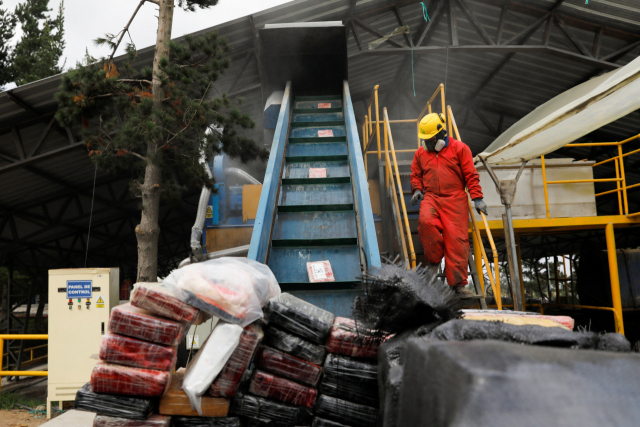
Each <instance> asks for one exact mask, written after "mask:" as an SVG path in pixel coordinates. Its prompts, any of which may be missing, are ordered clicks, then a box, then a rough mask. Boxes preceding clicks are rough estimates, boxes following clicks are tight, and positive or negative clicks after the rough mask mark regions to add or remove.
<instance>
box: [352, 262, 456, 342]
mask: <svg viewBox="0 0 640 427" xmlns="http://www.w3.org/2000/svg"><path fill="white" fill-rule="evenodd" d="M437 274H438V268H437V266H428V267H426V268H414V269H411V270H407V269H406V268H405V264H404V263H393V262H385V263H383V265H382V267H381V268H380V269H379V270H377V271H376V274H375V275H368V274H365V275H364V277H363V279H364V280H363V290H364V292H363V294H362V295H358V296H357V297H356V298H355V300H354V308H353V315H354V317H355V318H356V319H357V320H358V323H359V324H361V325H362V326H364V327H366V328H369V329H374V330H382V331H387V332H389V333H397V332H402V331H404V330H407V329H410V328H415V327H418V326H421V325H424V324H426V323H430V322H433V321H436V320H449V319H453V318H455V317H456V313H457V311H458V310H459V309H460V308H461V307H462V300H461V299H460V298H459V297H458V296H457V295H456V293H455V292H454V291H453V289H451V286H446V285H445V284H443V283H442V282H440V281H439V280H438V278H437V277H436V276H437Z"/></svg>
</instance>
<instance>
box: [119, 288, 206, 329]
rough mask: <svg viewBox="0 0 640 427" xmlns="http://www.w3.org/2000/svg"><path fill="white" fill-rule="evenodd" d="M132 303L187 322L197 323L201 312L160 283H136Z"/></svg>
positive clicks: (160, 314)
mask: <svg viewBox="0 0 640 427" xmlns="http://www.w3.org/2000/svg"><path fill="white" fill-rule="evenodd" d="M131 305H133V306H136V307H139V308H143V309H145V310H149V311H150V312H152V313H154V314H157V315H158V316H162V317H167V318H169V319H173V320H177V321H178V322H185V323H195V322H196V319H197V318H198V313H199V310H198V309H197V308H195V307H191V306H190V305H189V304H186V303H184V302H182V301H180V300H179V299H178V298H176V297H175V295H174V294H173V292H171V291H170V290H169V289H167V287H166V286H164V285H162V284H160V283H136V284H135V287H134V289H133V295H132V297H131Z"/></svg>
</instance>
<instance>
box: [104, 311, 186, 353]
mask: <svg viewBox="0 0 640 427" xmlns="http://www.w3.org/2000/svg"><path fill="white" fill-rule="evenodd" d="M187 326H188V325H187V324H186V323H179V322H176V321H175V320H169V319H164V318H161V317H157V316H154V315H153V314H152V313H150V312H149V311H147V310H143V309H141V308H138V307H134V306H132V305H131V304H123V305H119V306H117V307H115V308H114V309H113V310H112V311H111V317H110V318H109V331H110V332H113V333H116V334H120V335H126V336H128V337H132V338H139V339H141V340H144V341H151V342H154V343H156V344H163V345H171V346H173V345H178V343H179V342H180V340H181V339H182V338H183V337H184V334H185V333H186V332H187Z"/></svg>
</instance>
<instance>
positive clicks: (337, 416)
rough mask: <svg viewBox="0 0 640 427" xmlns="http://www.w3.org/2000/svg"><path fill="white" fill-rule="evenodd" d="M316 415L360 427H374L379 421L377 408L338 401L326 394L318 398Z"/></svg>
mask: <svg viewBox="0 0 640 427" xmlns="http://www.w3.org/2000/svg"><path fill="white" fill-rule="evenodd" d="M316 414H317V415H318V416H320V417H322V418H328V419H330V420H334V421H338V422H341V423H345V424H347V425H350V426H359V427H374V426H375V425H376V421H377V419H378V409H377V408H373V407H371V406H366V405H360V404H358V403H353V402H348V401H346V400H342V399H337V398H335V397H331V396H327V395H326V394H323V395H321V396H320V397H319V398H318V401H317V403H316Z"/></svg>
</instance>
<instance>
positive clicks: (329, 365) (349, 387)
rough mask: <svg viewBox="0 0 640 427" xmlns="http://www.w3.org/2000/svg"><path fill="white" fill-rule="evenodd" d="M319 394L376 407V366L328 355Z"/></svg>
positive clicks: (344, 357)
mask: <svg viewBox="0 0 640 427" xmlns="http://www.w3.org/2000/svg"><path fill="white" fill-rule="evenodd" d="M320 393H323V394H328V395H329V396H333V397H338V398H341V399H344V400H348V401H350V402H355V403H362V404H363V405H368V406H375V407H377V406H378V366H377V365H376V364H374V363H369V362H368V361H364V360H360V359H354V358H351V357H347V356H341V355H338V354H329V356H327V360H326V361H325V362H324V374H323V377H322V381H321V383H320Z"/></svg>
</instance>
